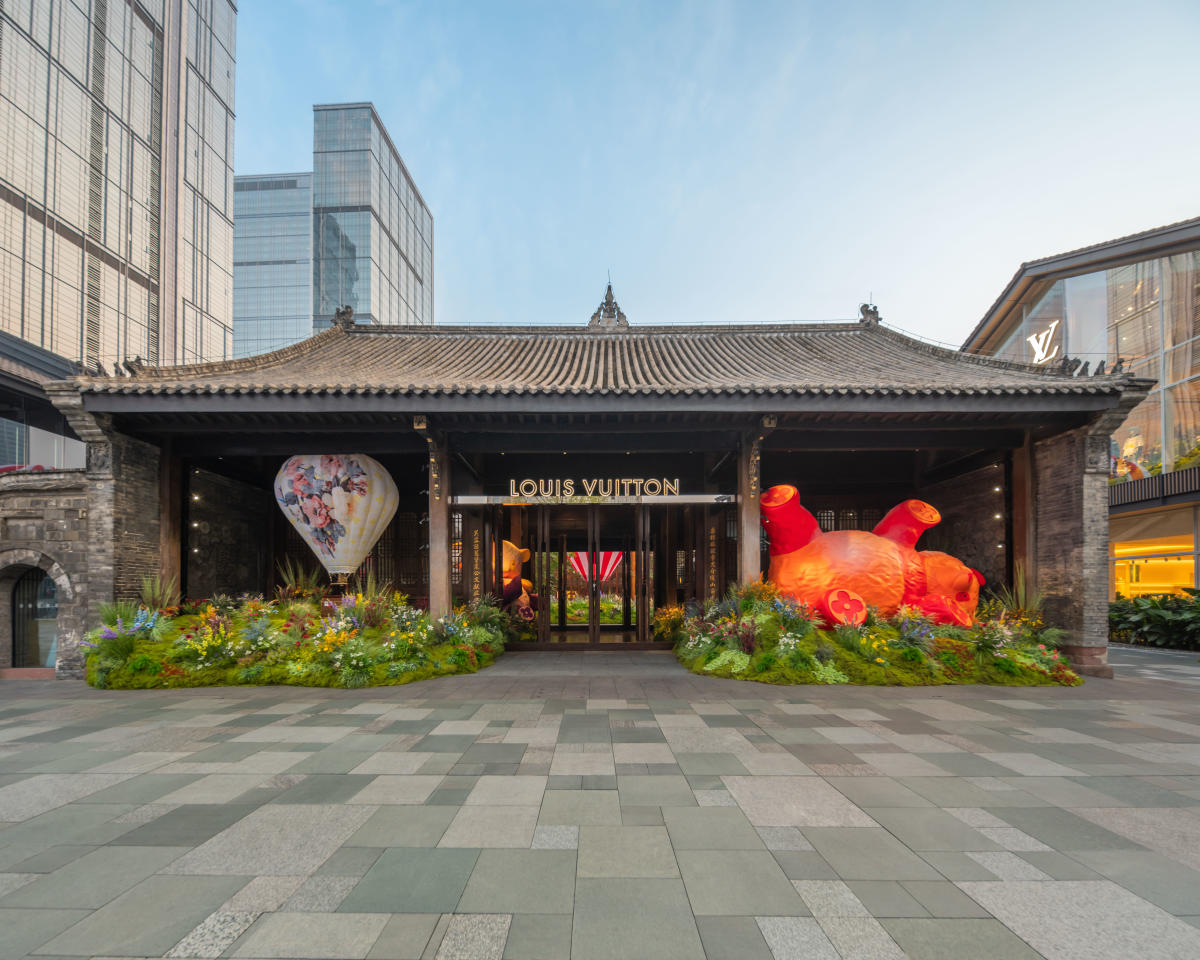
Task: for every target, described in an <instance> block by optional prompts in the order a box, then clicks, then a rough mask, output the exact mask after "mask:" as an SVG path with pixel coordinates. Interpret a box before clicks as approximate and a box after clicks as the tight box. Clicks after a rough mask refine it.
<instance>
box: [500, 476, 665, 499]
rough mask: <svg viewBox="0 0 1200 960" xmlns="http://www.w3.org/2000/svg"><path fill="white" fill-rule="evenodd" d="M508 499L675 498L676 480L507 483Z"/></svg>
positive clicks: (515, 481)
mask: <svg viewBox="0 0 1200 960" xmlns="http://www.w3.org/2000/svg"><path fill="white" fill-rule="evenodd" d="M508 495H509V496H510V497H512V498H514V499H515V498H517V497H522V498H525V499H529V498H531V497H542V498H547V499H549V498H553V499H555V500H559V499H567V498H570V497H575V496H584V497H598V498H600V499H601V500H608V499H610V498H612V497H661V496H668V497H670V496H678V495H679V478H678V477H676V478H675V479H674V480H669V479H666V478H665V477H664V478H662V479H658V478H657V477H649V478H645V477H632V478H630V477H626V478H622V479H612V478H607V479H606V478H602V477H591V478H585V479H580V480H579V482H578V483H576V481H575V480H574V479H573V478H571V477H567V478H566V479H565V480H564V479H561V478H556V479H553V480H547V479H540V480H532V479H530V478H528V477H526V478H525V479H524V480H509V481H508Z"/></svg>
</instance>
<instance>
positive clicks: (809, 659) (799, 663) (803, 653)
mask: <svg viewBox="0 0 1200 960" xmlns="http://www.w3.org/2000/svg"><path fill="white" fill-rule="evenodd" d="M787 663H788V666H789V667H791V668H792V669H793V670H809V671H812V670H815V669H816V666H817V661H816V660H814V659H813V656H812V654H811V653H809V652H808V651H807V650H793V651H792V652H791V653H789V654H788V657H787Z"/></svg>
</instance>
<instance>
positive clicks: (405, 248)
mask: <svg viewBox="0 0 1200 960" xmlns="http://www.w3.org/2000/svg"><path fill="white" fill-rule="evenodd" d="M306 195H307V196H308V197H309V200H308V203H309V206H308V208H307V214H308V217H307V219H308V223H307V228H305V227H304V226H303V225H302V224H301V221H300V216H299V213H300V205H301V204H302V203H304V202H305V196H306ZM234 197H235V201H234V207H235V217H234V247H235V254H234V290H235V295H234V355H235V356H238V357H243V356H247V355H249V354H252V353H260V352H263V351H266V350H272V349H276V348H278V347H281V346H285V345H286V344H289V343H295V342H296V341H297V340H302V339H304V338H305V337H307V336H310V335H311V334H313V333H316V332H319V331H321V330H323V329H325V328H326V327H328V326H329V324H330V323H331V322H332V320H333V315H334V313H335V312H336V311H337V310H339V309H340V308H342V307H347V306H348V307H350V308H352V309H353V310H354V319H355V321H356V322H358V323H366V324H373V325H396V324H431V323H433V217H432V216H431V215H430V213H429V208H428V207H427V206H426V205H425V201H424V199H422V197H421V193H420V191H419V190H417V187H416V184H414V183H413V180H412V177H411V176H410V175H409V173H408V170H407V168H406V167H405V166H404V161H403V160H402V159H401V158H400V154H399V152H398V151H397V150H396V147H395V145H394V144H393V143H392V139H391V137H390V136H388V132H387V130H386V129H385V128H384V126H383V122H382V121H381V120H380V119H379V114H377V113H376V112H375V108H374V107H373V106H372V105H371V104H369V103H347V104H328V105H319V106H315V107H313V172H312V173H311V174H270V175H266V176H240V177H237V178H236V181H235V184H234ZM302 234H306V236H302ZM305 258H308V259H307V260H306V259H305ZM306 262H307V263H309V264H310V269H309V280H308V286H307V288H306V290H307V300H308V302H307V306H306V307H305V308H303V309H298V308H297V301H298V294H297V291H298V289H299V284H300V283H301V281H300V279H299V278H300V275H301V272H302V270H301V268H302V266H303V264H304V263H306Z"/></svg>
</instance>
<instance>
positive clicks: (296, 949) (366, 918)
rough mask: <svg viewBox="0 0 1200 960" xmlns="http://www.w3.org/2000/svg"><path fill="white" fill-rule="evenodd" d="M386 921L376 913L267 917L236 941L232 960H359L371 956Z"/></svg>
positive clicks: (276, 914)
mask: <svg viewBox="0 0 1200 960" xmlns="http://www.w3.org/2000/svg"><path fill="white" fill-rule="evenodd" d="M387 921H388V918H387V917H385V916H382V915H381V914H375V913H361V914H333V915H330V914H324V913H322V914H295V913H289V914H284V913H275V914H267V915H265V916H263V917H260V918H259V920H258V921H257V922H256V923H255V924H254V926H253V927H251V928H250V930H249V931H248V932H247V934H246V935H245V936H244V937H242V939H241V940H239V941H238V945H237V948H236V949H235V950H234V951H233V956H235V957H256V958H261V960H291V958H296V960H301V958H321V960H360V958H363V957H366V955H367V954H368V953H369V952H370V950H371V948H372V947H373V946H374V944H375V941H376V940H378V939H379V936H380V934H381V933H382V932H383V929H384V927H385V926H386V925H387Z"/></svg>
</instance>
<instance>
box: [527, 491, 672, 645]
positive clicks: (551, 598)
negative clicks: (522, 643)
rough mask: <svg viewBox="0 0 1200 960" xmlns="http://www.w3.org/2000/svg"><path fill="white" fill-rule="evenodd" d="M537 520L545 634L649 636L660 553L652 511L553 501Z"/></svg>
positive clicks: (543, 637) (592, 640)
mask: <svg viewBox="0 0 1200 960" xmlns="http://www.w3.org/2000/svg"><path fill="white" fill-rule="evenodd" d="M536 513H537V516H536V519H535V520H534V522H533V524H532V527H531V528H530V534H531V538H530V548H531V557H530V562H531V567H532V570H531V572H532V577H533V582H534V583H535V584H536V589H537V593H538V597H539V599H538V611H537V623H538V641H539V642H540V643H545V644H564V643H573V644H591V645H598V644H601V645H608V644H627V643H646V642H649V640H650V631H649V623H650V618H651V605H652V602H653V597H654V590H653V570H654V558H653V554H652V550H651V548H650V529H651V528H650V524H649V517H648V511H647V510H646V509H645V508H643V507H638V506H631V505H614V506H601V505H590V504H589V505H580V506H573V505H571V506H566V505H564V506H558V505H546V506H541V507H538V508H537V511H536Z"/></svg>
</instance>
